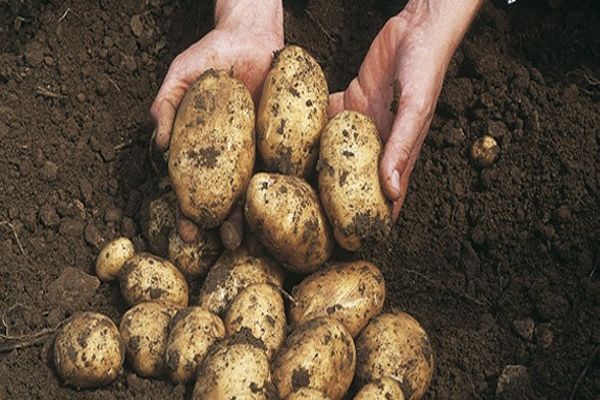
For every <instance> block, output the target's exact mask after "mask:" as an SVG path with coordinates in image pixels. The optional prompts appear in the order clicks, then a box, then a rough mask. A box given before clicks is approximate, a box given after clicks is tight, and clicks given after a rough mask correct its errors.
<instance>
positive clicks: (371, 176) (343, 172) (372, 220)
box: [319, 111, 392, 251]
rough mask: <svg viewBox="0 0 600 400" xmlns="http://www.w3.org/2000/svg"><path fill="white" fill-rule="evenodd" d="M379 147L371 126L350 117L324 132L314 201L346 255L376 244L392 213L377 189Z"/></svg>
mask: <svg viewBox="0 0 600 400" xmlns="http://www.w3.org/2000/svg"><path fill="white" fill-rule="evenodd" d="M380 154H381V141H380V139H379V134H378V133H377V128H376V127H375V124H374V123H373V121H372V120H371V119H370V118H368V117H365V116H364V115H361V114H359V113H357V112H354V111H344V112H341V113H339V114H338V115H337V116H335V117H334V118H333V119H332V120H331V121H330V122H329V123H328V124H327V126H326V127H325V129H324V130H323V134H322V136H321V146H320V155H319V195H320V197H321V201H322V202H323V208H324V209H325V212H326V213H327V216H328V217H329V220H330V221H331V224H332V226H333V233H334V235H335V239H336V241H337V242H338V244H339V245H340V246H342V247H343V248H344V249H346V250H350V251H354V250H357V249H359V248H360V247H361V246H362V245H363V244H365V242H368V241H381V240H382V239H383V238H385V237H386V236H387V235H388V234H389V232H390V228H391V223H392V220H391V207H390V203H389V202H388V201H387V200H386V198H385V195H384V194H383V191H382V190H381V186H380V184H379V173H378V170H379V156H380Z"/></svg>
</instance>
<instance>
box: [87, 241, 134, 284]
mask: <svg viewBox="0 0 600 400" xmlns="http://www.w3.org/2000/svg"><path fill="white" fill-rule="evenodd" d="M134 254H135V247H134V246H133V243H132V242H131V240H129V239H128V238H126V237H120V238H117V239H115V240H113V241H112V242H110V243H108V244H107V245H106V246H104V248H103V249H102V250H101V251H100V254H98V259H97V260H96V275H98V278H100V280H101V281H102V282H108V281H112V280H114V279H116V278H118V276H119V271H121V268H123V265H125V262H126V261H127V260H129V259H130V258H131V257H133V255H134Z"/></svg>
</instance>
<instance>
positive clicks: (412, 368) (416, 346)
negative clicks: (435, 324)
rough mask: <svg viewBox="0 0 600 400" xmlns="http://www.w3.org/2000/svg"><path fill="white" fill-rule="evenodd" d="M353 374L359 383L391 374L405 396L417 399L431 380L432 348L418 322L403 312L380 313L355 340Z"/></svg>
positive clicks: (411, 399)
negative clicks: (355, 364)
mask: <svg viewBox="0 0 600 400" xmlns="http://www.w3.org/2000/svg"><path fill="white" fill-rule="evenodd" d="M356 350H357V353H358V364H357V365H358V367H357V370H356V376H357V378H358V380H359V381H360V382H362V383H363V384H366V383H369V382H371V381H374V380H377V379H382V378H384V377H393V378H394V379H395V380H396V381H397V382H398V383H399V384H400V387H401V388H402V392H403V393H404V397H405V398H406V399H407V400H418V399H421V398H422V397H423V396H424V395H425V392H427V389H428V388H429V384H430V383H431V378H432V376H433V370H434V355H433V349H432V348H431V344H430V342H429V338H428V337H427V333H426V332H425V331H424V330H423V328H422V327H421V325H419V323H418V322H417V321H416V320H415V319H414V318H413V317H411V316H410V315H408V314H406V313H402V312H399V313H387V314H381V315H379V316H377V317H375V318H373V319H372V320H371V322H369V324H368V325H367V326H366V327H365V329H363V331H362V332H361V333H360V335H359V337H358V339H357V340H356Z"/></svg>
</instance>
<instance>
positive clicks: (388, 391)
mask: <svg viewBox="0 0 600 400" xmlns="http://www.w3.org/2000/svg"><path fill="white" fill-rule="evenodd" d="M380 399H385V400H404V394H403V393H402V388H401V387H400V385H399V384H398V382H396V381H395V380H393V379H391V378H383V379H380V380H379V379H378V380H376V381H375V382H371V383H369V384H367V385H365V386H363V388H362V389H360V392H358V393H357V394H356V396H355V397H354V400H380Z"/></svg>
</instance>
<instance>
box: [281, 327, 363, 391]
mask: <svg viewBox="0 0 600 400" xmlns="http://www.w3.org/2000/svg"><path fill="white" fill-rule="evenodd" d="M355 367H356V352H355V348H354V341H353V340H352V336H351V335H350V333H349V332H348V330H346V328H344V325H342V323H341V322H339V321H337V320H335V319H332V318H316V319H313V320H310V321H308V322H307V323H305V324H304V325H301V326H299V327H298V328H296V329H295V330H294V331H292V333H291V335H290V336H288V338H287V339H286V341H285V344H284V346H283V348H282V349H281V350H280V351H279V353H277V355H276V357H275V360H274V361H273V364H272V368H271V369H272V371H273V383H274V384H275V387H277V391H278V393H279V396H280V397H286V396H287V395H289V394H290V393H292V392H294V391H297V390H298V389H300V388H302V387H310V388H313V389H317V390H319V391H321V392H322V393H323V394H324V395H326V396H327V397H329V398H330V399H331V400H338V399H341V398H342V396H343V395H344V394H345V393H346V391H347V390H348V388H349V387H350V384H351V383H352V378H353V377H354V370H355Z"/></svg>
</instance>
